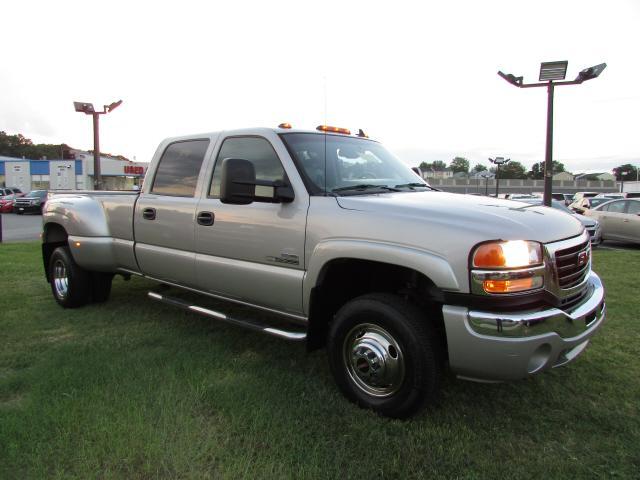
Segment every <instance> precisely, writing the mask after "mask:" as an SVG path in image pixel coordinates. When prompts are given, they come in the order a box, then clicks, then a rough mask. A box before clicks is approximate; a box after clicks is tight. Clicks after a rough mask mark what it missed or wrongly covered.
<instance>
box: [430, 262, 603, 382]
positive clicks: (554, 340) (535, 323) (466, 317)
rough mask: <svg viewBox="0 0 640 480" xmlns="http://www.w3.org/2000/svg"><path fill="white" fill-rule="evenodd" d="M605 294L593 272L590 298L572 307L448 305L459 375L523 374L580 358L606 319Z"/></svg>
mask: <svg viewBox="0 0 640 480" xmlns="http://www.w3.org/2000/svg"><path fill="white" fill-rule="evenodd" d="M604 297H605V292H604V286H603V285H602V282H601V281H600V277H598V275H596V274H595V273H593V272H591V273H590V275H589V279H588V291H587V295H586V296H585V299H584V300H583V301H582V302H581V303H580V304H578V305H577V306H575V307H574V308H573V309H572V310H571V311H569V312H565V311H563V310H560V309H558V308H549V309H546V310H537V311H527V312H516V313H514V312H509V313H493V312H481V311H476V310H471V311H470V310H469V309H467V308H465V307H458V306H451V305H445V306H444V307H443V309H442V312H443V316H444V324H445V328H446V332H447V343H448V348H449V363H450V365H451V369H452V370H453V371H454V372H455V373H456V374H457V375H458V376H460V377H463V378H468V379H474V380H483V381H500V380H511V379H517V378H523V377H526V376H528V375H530V374H533V373H538V372H540V371H543V370H546V369H548V368H552V367H558V366H561V365H564V364H566V363H569V362H570V361H572V360H573V359H575V358H576V357H577V356H578V355H579V354H580V353H582V351H583V350H584V349H585V347H586V346H587V344H588V343H589V339H590V338H591V336H592V335H593V334H594V333H595V332H596V331H597V330H598V328H600V326H601V325H602V322H603V321H604V319H605V311H606V308H605V302H604Z"/></svg>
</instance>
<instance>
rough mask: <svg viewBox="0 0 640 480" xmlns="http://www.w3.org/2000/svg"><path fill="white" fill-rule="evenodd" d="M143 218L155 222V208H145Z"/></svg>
mask: <svg viewBox="0 0 640 480" xmlns="http://www.w3.org/2000/svg"><path fill="white" fill-rule="evenodd" d="M142 218H144V219H145V220H155V219H156V209H155V208H145V209H144V210H142Z"/></svg>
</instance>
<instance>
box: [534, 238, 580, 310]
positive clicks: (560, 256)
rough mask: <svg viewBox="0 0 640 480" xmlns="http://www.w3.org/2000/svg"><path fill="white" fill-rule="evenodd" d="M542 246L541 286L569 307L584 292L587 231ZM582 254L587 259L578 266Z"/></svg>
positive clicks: (564, 305) (564, 306) (565, 306)
mask: <svg viewBox="0 0 640 480" xmlns="http://www.w3.org/2000/svg"><path fill="white" fill-rule="evenodd" d="M544 247H545V257H546V258H545V263H546V265H547V270H546V275H545V289H546V290H547V291H549V292H550V293H552V294H553V295H554V296H556V297H557V298H559V299H560V301H561V304H562V308H569V307H571V306H572V305H575V304H576V303H578V302H579V301H580V300H581V299H582V297H583V296H584V295H585V294H586V290H587V280H588V278H589V272H590V271H591V244H590V236H589V233H588V232H587V231H586V230H585V231H584V232H583V233H582V235H580V236H578V237H574V238H570V239H568V240H562V241H560V242H554V243H549V244H546V245H545V246H544ZM583 253H585V254H586V255H587V256H588V258H587V260H586V262H585V263H584V264H583V265H578V263H579V261H578V260H579V258H580V256H581V254H583ZM582 258H584V256H583V257H582Z"/></svg>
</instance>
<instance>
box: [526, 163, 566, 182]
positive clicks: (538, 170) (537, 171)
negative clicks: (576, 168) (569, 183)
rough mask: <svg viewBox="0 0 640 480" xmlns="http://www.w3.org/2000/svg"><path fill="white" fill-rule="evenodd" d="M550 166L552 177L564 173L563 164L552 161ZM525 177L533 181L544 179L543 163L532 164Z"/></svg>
mask: <svg viewBox="0 0 640 480" xmlns="http://www.w3.org/2000/svg"><path fill="white" fill-rule="evenodd" d="M552 165H553V166H552V171H553V175H555V174H556V173H560V172H565V171H566V170H565V169H564V164H563V163H560V162H558V161H556V160H554V161H553V164H552ZM527 176H528V177H529V178H531V179H533V180H542V179H543V178H544V162H538V163H534V164H533V165H532V166H531V170H529V172H527Z"/></svg>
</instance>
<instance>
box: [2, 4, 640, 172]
mask: <svg viewBox="0 0 640 480" xmlns="http://www.w3.org/2000/svg"><path fill="white" fill-rule="evenodd" d="M2 18H3V22H2V28H1V29H0V40H1V44H2V45H3V47H4V48H3V61H2V62H1V63H0V130H4V131H6V132H7V133H11V134H14V133H22V134H23V135H25V136H27V137H29V138H31V139H33V140H34V141H35V142H37V143H40V142H46V143H61V142H66V143H68V144H70V145H71V146H73V147H75V148H81V149H89V148H92V146H93V144H92V142H93V140H92V130H91V128H92V127H91V120H90V118H89V117H87V116H85V115H83V114H79V113H75V112H74V110H73V104H72V102H73V101H74V100H78V101H85V102H92V103H94V105H96V106H101V105H103V104H108V103H111V102H112V101H115V100H118V99H122V100H123V101H124V103H123V104H122V106H120V107H119V108H118V109H117V110H115V111H114V112H113V113H111V114H109V115H107V116H103V117H102V119H101V130H100V132H101V149H102V151H104V152H109V153H114V154H122V155H125V156H127V157H129V158H131V159H133V158H134V157H136V159H137V160H138V161H148V160H150V159H151V157H152V155H153V153H154V151H155V148H156V146H157V144H158V143H159V142H160V140H162V138H164V137H167V136H175V135H181V134H188V133H198V132H206V131H215V130H221V129H230V128H237V127H252V126H276V125H277V124H279V123H280V122H284V121H286V122H290V123H292V124H293V125H294V126H295V127H299V128H315V127H316V126H317V125H319V124H321V123H324V122H325V117H326V122H327V123H328V124H330V125H337V126H344V127H349V128H351V129H352V130H353V129H356V131H357V129H358V128H362V129H364V130H365V131H366V132H367V133H368V134H369V135H370V136H371V137H372V138H376V139H378V140H380V141H382V142H383V143H385V144H386V145H387V146H388V147H389V148H390V149H391V150H393V151H394V152H395V153H396V154H397V155H398V156H399V157H400V158H402V159H403V160H405V161H406V162H407V163H409V164H411V165H416V164H418V163H420V162H421V161H433V160H444V161H445V162H447V164H448V163H449V162H450V161H451V159H452V158H453V157H454V156H464V157H467V158H468V159H469V160H470V162H471V165H472V166H473V165H475V164H476V163H478V162H481V163H488V162H487V157H494V156H496V155H497V156H505V157H510V158H511V159H512V160H517V161H520V162H522V163H523V164H524V165H525V166H526V167H530V166H531V164H532V163H534V162H536V161H540V160H543V159H544V146H545V121H546V120H545V118H546V89H544V88H537V89H526V90H525V89H518V88H515V87H513V86H511V85H509V84H508V83H506V82H505V81H504V80H502V79H501V78H500V77H498V76H497V75H496V72H497V71H498V70H503V71H505V72H507V73H514V74H516V75H524V77H525V81H526V82H529V81H530V82H533V81H537V79H538V70H539V65H540V62H541V61H552V60H569V68H568V72H567V78H568V79H573V78H575V76H576V75H577V73H578V71H579V70H581V69H583V68H585V67H588V66H592V65H596V64H599V63H602V62H606V63H607V65H608V67H607V69H606V70H605V71H604V73H603V74H602V75H601V76H600V77H599V78H597V79H595V80H591V81H589V82H586V83H584V84H582V85H579V86H569V87H562V88H557V89H556V96H555V99H556V102H555V135H554V136H555V139H554V159H556V160H559V161H561V162H563V163H564V164H565V166H566V167H567V169H569V170H574V171H575V170H584V169H598V168H602V169H603V170H609V169H611V168H612V167H615V166H617V165H620V164H621V163H628V162H630V163H635V164H640V140H639V137H640V135H639V134H638V131H639V124H640V122H639V120H638V118H639V116H640V87H639V81H640V61H639V60H640V53H639V52H638V47H639V46H640V35H639V33H638V32H639V31H640V1H638V0H629V1H625V0H611V1H607V2H604V1H585V0H578V1H537V2H518V1H504V2H498V1H490V0H483V1H447V2H444V1H441V0H440V1H434V2H427V1H422V2H402V1H398V0H396V1H394V2H389V1H385V2H373V1H365V2H350V1H347V0H342V1H339V2H333V1H314V2H303V1H297V2H296V1H292V2H288V1H278V2H266V1H262V2H245V1H239V0H235V1H232V2H213V1H207V2H192V1H187V0H182V1H180V2H175V1H173V2H159V1H156V2H134V1H130V0H129V1H115V0H110V1H109V2H91V1H86V0H83V1H80V2H66V1H58V2H51V1H31V0H21V1H19V2H17V1H16V2H4V4H3V7H2ZM325 99H326V101H325Z"/></svg>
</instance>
